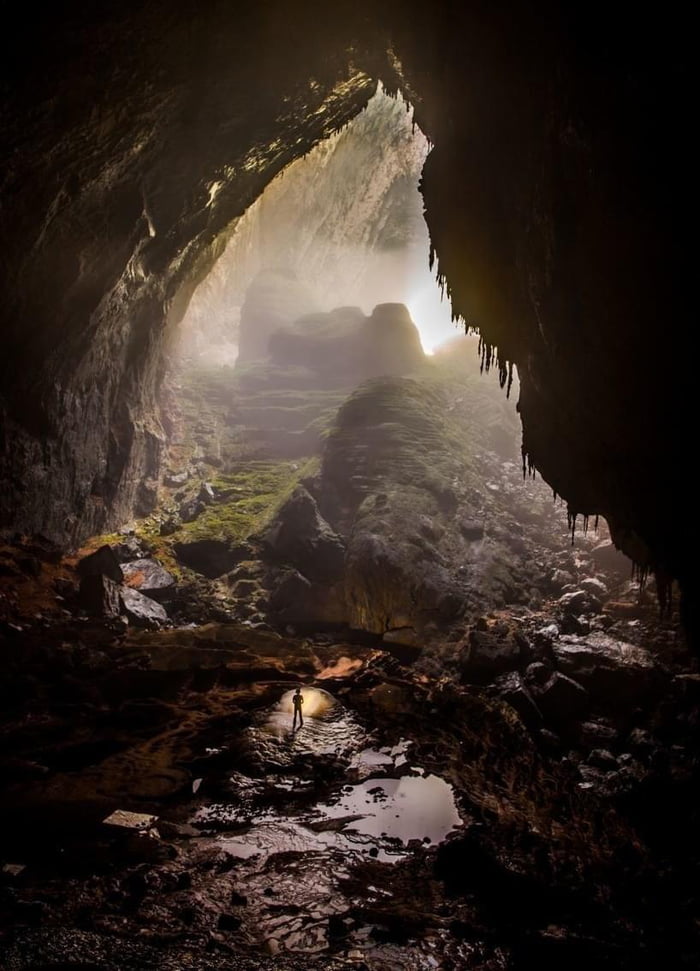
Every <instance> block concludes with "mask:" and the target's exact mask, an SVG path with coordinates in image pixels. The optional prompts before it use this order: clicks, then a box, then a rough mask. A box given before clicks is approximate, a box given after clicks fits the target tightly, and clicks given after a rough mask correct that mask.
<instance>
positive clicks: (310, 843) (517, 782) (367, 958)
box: [0, 617, 700, 971]
mask: <svg viewBox="0 0 700 971" xmlns="http://www.w3.org/2000/svg"><path fill="white" fill-rule="evenodd" d="M502 619H503V617H501V620H502ZM519 620H520V622H522V618H520V619H519ZM540 620H541V619H540ZM78 626H79V627H80V635H79V637H78V636H76V622H75V621H73V622H69V621H65V622H64V624H63V626H61V624H58V623H57V624H54V625H53V626H51V627H43V628H36V629H35V630H34V631H33V632H32V631H26V630H25V631H24V632H23V633H22V634H21V636H20V635H15V636H14V637H6V638H5V644H4V652H3V657H4V659H5V664H6V667H7V669H8V674H9V677H8V680H7V681H6V691H7V692H11V693H12V694H13V700H14V706H13V705H10V706H9V712H8V714H6V716H5V718H4V721H3V724H2V740H3V751H4V756H3V761H2V767H3V780H4V782H3V789H4V792H3V798H2V804H1V807H0V822H1V825H0V862H1V863H2V872H1V877H0V879H1V881H2V883H1V885H0V914H1V915H2V921H1V925H2V927H3V928H4V929H3V930H2V932H1V936H0V957H1V959H2V964H1V966H2V967H3V968H7V969H8V971H14V969H30V968H40V967H41V968H50V967H63V968H65V967H79V966H87V967H92V968H100V969H115V971H116V969H127V968H128V969H131V968H151V967H153V968H217V967H222V968H223V967H227V968H265V967H270V968H280V969H285V968H290V969H292V968H297V967H299V968H301V967H307V968H308V967H319V968H321V967H322V968H340V967H357V968H363V967H365V968H370V969H377V971H379V969H382V971H383V969H389V968H410V969H412V968H416V969H423V968H454V969H458V968H483V969H497V968H529V967H535V966H537V967H541V968H550V967H551V968H554V967H561V966H562V963H566V964H568V965H570V966H571V967H575V968H577V967H581V968H583V967H591V966H595V967H611V968H612V967H623V968H637V967H639V968H656V967H659V966H660V964H659V963H658V962H659V961H660V960H661V957H662V956H666V957H669V958H670V959H671V963H670V964H667V965H666V966H674V967H691V966H696V962H697V957H698V954H700V947H699V946H698V935H697V923H696V920H697V914H698V898H697V893H696V891H695V888H694V874H695V872H696V865H697V860H698V858H699V857H700V854H699V853H698V840H697V832H698V828H697V809H696V805H695V800H694V797H693V793H694V791H695V788H696V783H697V776H698V767H697V757H696V752H697V748H696V747H694V739H695V734H696V730H697V713H698V698H697V696H696V695H697V690H696V689H697V675H695V674H693V673H692V672H689V671H688V670H685V669H682V668H681V667H679V669H678V671H677V672H676V673H675V674H674V675H673V677H672V679H671V680H672V681H673V683H674V687H673V691H672V692H670V693H667V694H665V695H664V696H663V697H661V698H660V699H658V700H657V701H656V702H655V703H654V705H649V706H648V707H647V710H640V709H639V706H638V707H637V708H636V709H635V715H634V719H635V724H636V726H637V729H638V731H637V736H636V737H637V740H638V742H639V744H640V746H642V747H643V746H644V744H646V745H647V746H651V747H649V748H648V751H647V753H646V757H645V756H643V755H642V754H641V753H640V751H639V749H638V750H637V751H636V752H635V754H634V757H633V758H632V757H631V756H630V758H629V759H628V758H625V756H624V754H623V755H620V756H618V762H617V765H616V767H615V769H613V768H612V767H611V766H610V765H608V766H607V767H605V766H603V767H601V768H599V769H597V770H596V769H595V766H594V765H592V764H591V758H590V757H589V758H588V760H587V761H586V762H582V761H581V758H580V756H578V757H577V755H576V745H575V744H574V742H573V741H569V743H568V745H567V746H563V747H560V748H559V749H551V750H550V749H548V745H551V739H548V736H547V733H546V731H540V732H539V733H537V732H533V731H532V730H531V729H528V728H527V727H526V725H525V724H524V722H523V720H522V719H521V718H520V717H519V716H518V715H517V714H516V712H515V710H514V709H513V707H512V706H509V705H507V704H504V702H503V700H502V699H501V698H499V697H497V696H496V695H494V693H493V691H491V690H489V688H488V686H478V685H473V684H464V683H463V684H459V683H457V682H455V680H454V679H453V678H447V677H445V678H442V679H438V680H435V679H432V678H429V677H427V676H426V675H425V674H424V673H422V672H421V670H420V667H419V666H416V665H412V664H407V663H401V662H400V661H399V660H398V659H397V657H395V656H393V655H392V654H391V653H390V652H389V651H388V650H386V649H385V648H386V645H383V646H378V645H376V644H374V645H373V644H369V645H368V644H364V645H363V644H361V643H357V642H353V641H352V639H349V640H340V639H339V637H338V636H337V635H336V636H331V635H329V634H327V633H325V634H318V635H316V636H315V637H307V638H303V639H302V638H298V637H279V636H278V635H272V634H270V633H268V632H259V631H254V630H252V629H250V628H246V627H245V626H235V625H216V624H211V625H206V626H204V627H199V628H181V629H172V630H165V631H160V632H151V633H141V634H127V635H125V634H124V633H123V632H115V631H114V630H111V629H110V626H109V624H105V623H98V622H91V621H83V622H82V623H81V624H80V625H78ZM296 683H301V684H302V685H303V686H304V690H305V691H306V692H307V701H308V704H309V707H307V717H306V720H305V724H304V726H303V728H302V729H301V730H299V731H297V732H295V733H294V732H292V731H291V721H292V714H291V710H290V708H289V705H290V702H289V692H290V690H291V688H292V687H293V686H294V684H296ZM680 684H682V686H683V692H684V694H683V699H681V700H679V695H678V691H679V685H680ZM625 704H627V703H625ZM314 711H315V714H314V713H312V712H314ZM669 711H670V712H671V714H669ZM664 713H665V714H664ZM645 725H646V727H644V726H645ZM645 731H646V732H647V736H649V737H652V736H651V733H652V732H653V733H655V734H654V735H653V737H654V739H655V741H654V742H653V743H651V742H649V737H647V736H644V732H645ZM640 733H641V734H640ZM550 734H551V733H550ZM562 734H564V735H565V733H562ZM579 748H580V746H579ZM596 751H597V752H598V756H597V758H598V759H599V761H600V762H601V766H602V763H604V762H605V759H606V756H605V755H601V754H600V744H599V745H598V748H597V749H596ZM592 761H593V763H595V758H593V760H592ZM632 762H634V766H632V765H631V763H632ZM642 765H643V768H644V771H641V769H638V766H642ZM604 769H605V771H604ZM635 773H636V774H635ZM118 811H121V812H122V813H126V814H127V815H126V816H125V817H123V816H120V815H117V817H114V816H113V814H114V813H115V812H118ZM134 813H135V814H139V815H138V816H135V817H134V816H130V815H129V814H134ZM110 817H111V819H110ZM105 820H110V821H109V822H105Z"/></svg>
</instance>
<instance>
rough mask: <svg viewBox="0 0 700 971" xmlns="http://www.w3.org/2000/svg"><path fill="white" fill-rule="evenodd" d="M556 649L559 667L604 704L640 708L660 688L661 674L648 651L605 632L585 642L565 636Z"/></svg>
mask: <svg viewBox="0 0 700 971" xmlns="http://www.w3.org/2000/svg"><path fill="white" fill-rule="evenodd" d="M553 649H554V656H555V661H556V665H557V667H558V668H559V669H560V670H561V671H562V672H563V673H564V674H566V675H569V676H571V677H573V678H575V679H576V680H577V681H579V682H580V683H581V684H582V685H584V687H585V688H586V689H587V690H588V691H589V692H590V693H591V696H592V697H593V698H595V700H596V701H598V702H600V703H603V704H606V705H610V706H613V707H617V706H618V705H625V704H638V703H641V702H642V701H644V700H646V699H648V698H649V696H650V694H653V693H654V690H655V689H656V688H658V687H659V670H658V668H657V665H656V663H655V662H654V660H653V658H652V657H651V655H650V654H649V653H648V651H646V650H644V648H642V647H637V646H636V645H634V644H628V643H626V642H624V641H618V640H615V639H614V638H612V637H610V636H609V635H608V634H605V633H603V632H602V631H596V632H595V633H592V634H589V635H587V636H586V637H583V638H581V637H576V636H572V635H564V636H563V637H562V638H561V639H560V640H559V641H557V642H556V643H555V644H554V647H553Z"/></svg>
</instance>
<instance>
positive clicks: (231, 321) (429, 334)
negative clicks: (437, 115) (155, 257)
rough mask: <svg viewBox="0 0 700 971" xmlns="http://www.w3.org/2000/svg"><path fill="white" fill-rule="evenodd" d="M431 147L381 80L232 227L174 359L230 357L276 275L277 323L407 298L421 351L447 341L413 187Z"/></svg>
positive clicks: (450, 329)
mask: <svg viewBox="0 0 700 971" xmlns="http://www.w3.org/2000/svg"><path fill="white" fill-rule="evenodd" d="M429 150H430V148H429V144H428V141H427V139H426V138H425V136H424V135H423V133H422V132H421V131H420V129H419V128H418V127H417V126H416V125H415V124H414V121H413V110H412V108H411V107H410V105H408V104H407V103H406V102H405V101H404V100H403V99H402V98H401V97H396V98H392V97H389V96H388V95H387V94H386V93H385V92H384V91H383V89H382V88H381V86H380V87H379V88H378V90H377V93H376V94H375V95H374V97H373V98H372V99H371V100H370V102H369V104H368V106H367V108H366V109H365V110H364V111H363V112H362V113H361V114H360V115H358V116H357V118H355V119H354V120H353V121H352V122H351V123H350V124H349V125H348V126H347V127H346V128H345V129H343V130H342V131H341V132H338V133H337V134H336V135H334V136H333V137H332V138H330V139H327V140H326V141H324V142H323V143H321V144H319V145H318V146H316V148H315V149H314V150H313V151H311V152H310V153H309V154H308V155H307V156H305V157H304V158H302V159H299V160H297V161H296V162H294V163H293V164H292V165H290V166H288V167H287V169H285V171H284V172H282V173H281V174H280V175H279V176H278V177H277V178H276V179H274V180H273V181H272V182H271V183H270V185H269V186H268V187H267V189H266V190H265V192H264V193H263V194H262V196H261V197H260V198H259V199H258V200H257V202H255V203H254V204H253V205H252V206H251V207H250V208H249V209H248V210H247V211H246V213H245V214H244V215H243V216H242V217H241V218H240V219H239V220H237V221H236V223H235V224H234V225H232V226H231V228H230V235H229V239H228V242H227V244H226V246H225V248H224V249H223V252H222V255H221V257H220V258H219V260H218V261H217V263H216V264H215V266H214V268H213V269H212V271H211V273H210V274H209V275H208V276H207V277H206V279H205V280H203V281H202V283H201V284H200V285H199V287H198V288H197V289H196V291H195V292H194V294H193V296H192V299H191V301H190V304H189V307H188V309H187V312H186V314H185V316H184V319H183V321H182V325H181V328H180V343H179V348H178V353H179V355H181V356H182V357H184V358H185V359H190V360H192V361H197V362H198V363H200V364H233V363H234V362H235V360H236V358H237V356H238V351H239V332H240V323H241V314H242V312H243V307H244V306H245V303H246V298H247V296H248V295H249V293H250V288H251V286H253V285H254V283H255V282H256V281H257V282H258V285H260V280H261V278H262V279H263V280H264V277H265V275H267V277H268V278H269V277H270V276H271V275H272V276H275V277H276V278H277V283H276V285H275V287H276V291H277V296H276V298H275V300H276V307H275V313H276V315H277V317H278V319H279V324H280V326H286V325H289V324H291V323H293V322H294V320H295V319H296V318H297V317H299V316H302V315H304V314H309V313H317V312H329V311H331V310H333V309H334V308H337V307H342V306H354V307H358V308H360V310H362V312H363V313H364V314H365V315H370V314H371V312H372V310H373V308H374V307H375V306H376V305H378V304H382V303H403V304H405V305H406V306H407V307H408V308H409V311H410V314H411V316H412V318H413V320H414V322H415V324H416V326H417V328H418V332H419V335H420V341H421V344H422V347H423V350H424V351H425V352H426V353H428V354H431V353H432V352H433V351H434V350H435V348H436V347H438V346H439V345H440V344H441V343H443V342H444V341H446V340H449V339H450V338H452V337H454V336H455V334H456V333H458V332H459V328H458V327H457V325H456V324H455V322H454V321H453V319H452V308H451V306H450V302H449V300H448V299H447V297H445V296H443V294H442V292H441V290H440V287H439V286H438V284H437V280H436V277H435V273H434V271H431V270H430V268H429V249H430V241H429V236H428V230H427V226H426V224H425V220H424V218H423V200H422V197H421V194H420V191H419V188H418V185H419V180H420V175H421V171H422V168H423V164H424V162H425V159H426V158H427V155H428V153H429ZM212 191H214V192H215V187H214V188H213V190H212ZM281 280H288V281H289V286H288V292H287V293H286V294H285V293H284V287H282V286H281V285H280V281H281Z"/></svg>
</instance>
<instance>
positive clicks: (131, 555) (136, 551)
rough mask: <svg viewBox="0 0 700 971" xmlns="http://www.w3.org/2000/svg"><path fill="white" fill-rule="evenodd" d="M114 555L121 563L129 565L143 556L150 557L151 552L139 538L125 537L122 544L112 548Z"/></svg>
mask: <svg viewBox="0 0 700 971" xmlns="http://www.w3.org/2000/svg"><path fill="white" fill-rule="evenodd" d="M112 550H113V552H114V555H115V556H116V558H117V560H118V561H119V563H129V562H130V561H131V560H138V559H140V558H141V557H142V556H148V553H149V550H148V548H147V547H146V545H145V544H144V543H143V542H142V540H140V539H139V538H138V536H132V535H130V536H125V537H124V539H123V540H122V541H121V543H117V544H116V545H115V546H112Z"/></svg>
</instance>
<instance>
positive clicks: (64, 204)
mask: <svg viewBox="0 0 700 971" xmlns="http://www.w3.org/2000/svg"><path fill="white" fill-rule="evenodd" d="M275 7H277V8H280V7H281V8H283V7H284V4H277V5H275V4H268V5H263V6H260V7H256V8H255V9H246V10H244V11H241V10H238V9H235V10H234V9H233V8H231V7H229V6H228V5H227V4H217V3H212V4H209V5H203V6H199V5H196V4H180V5H178V6H177V9H176V10H174V9H172V8H171V7H169V6H167V5H166V4H162V3H158V2H155V3H149V4H144V5H129V4H128V3H127V4H123V5H116V4H115V5H113V6H112V5H104V6H103V5H101V6H100V8H99V11H95V10H93V9H92V8H91V7H88V6H87V5H81V4H68V5H60V4H59V5H58V7H57V9H56V10H55V11H53V17H54V18H55V19H54V20H53V21H52V22H50V23H47V22H44V23H41V22H39V23H37V24H34V25H31V24H28V23H27V24H24V25H22V23H21V21H20V25H19V37H18V38H16V44H17V50H16V51H15V52H14V56H10V57H9V59H8V61H7V62H6V63H5V77H4V84H3V103H4V110H3V129H4V130H3V136H4V137H3V146H4V150H3V156H2V163H3V172H4V184H3V202H4V204H3V207H2V214H1V216H0V222H1V228H0V234H1V236H0V238H2V241H3V249H4V253H5V259H4V261H3V268H2V284H3V286H2V293H3V337H4V342H5V343H4V351H5V353H4V354H3V356H2V361H1V362H0V380H1V384H0V387H1V388H2V399H1V402H0V414H1V415H2V432H1V433H0V479H1V480H2V481H3V483H5V484H6V486H5V488H4V489H3V490H2V493H1V498H0V522H1V523H2V524H3V525H4V526H11V527H13V528H16V529H18V530H21V531H28V532H34V531H39V532H42V533H45V534H47V535H49V536H50V537H52V538H54V539H57V540H59V541H60V542H68V543H70V542H75V541H77V540H79V539H80V538H81V537H84V536H85V535H87V534H89V533H93V532H95V531H99V530H100V529H102V528H104V527H105V526H109V525H110V524H114V523H118V522H120V521H121V522H123V521H124V520H125V519H127V518H129V516H130V515H131V514H132V511H133V510H135V509H136V510H137V511H138V510H139V509H142V510H143V509H145V508H146V507H147V505H148V503H149V500H150V499H151V498H152V494H153V489H152V485H153V483H152V477H153V476H154V475H155V474H156V472H157V466H158V456H159V452H160V447H161V444H162V431H161V429H160V423H159V420H158V409H157V393H158V386H159V382H160V379H161V377H162V372H163V355H162V351H163V347H164V346H165V343H166V342H167V338H168V336H169V331H170V330H171V329H172V327H174V326H175V325H176V323H177V320H178V318H179V317H180V316H181V314H182V312H183V311H184V309H185V307H186V305H187V299H188V297H189V295H190V293H191V291H192V289H193V288H194V286H195V284H196V283H197V282H198V281H199V280H200V279H201V278H202V277H203V276H204V275H205V274H206V272H207V271H208V269H209V268H210V266H211V265H212V263H213V262H214V260H215V258H216V257H217V256H218V255H219V252H220V247H221V245H222V243H221V239H222V235H223V234H224V233H225V231H226V229H227V227H228V226H229V225H230V224H231V222H232V221H233V220H235V219H236V217H238V216H240V215H241V214H242V213H243V212H244V211H245V209H246V208H247V207H248V206H249V205H250V204H251V203H252V202H253V201H254V200H255V199H256V198H257V197H258V196H259V195H260V193H261V192H262V190H263V188H264V187H265V186H266V185H267V183H268V182H269V181H270V180H271V179H272V178H273V177H274V175H275V174H277V173H278V172H279V171H281V170H282V169H283V168H284V167H285V166H286V165H287V164H288V163H289V162H290V161H292V160H293V159H294V158H296V157H298V156H299V155H303V154H304V153H306V152H308V151H309V150H310V148H311V147H312V146H313V145H314V144H315V143H316V142H318V141H319V140H322V139H324V138H325V137H327V136H328V135H329V134H330V133H332V132H333V131H335V130H337V129H338V128H340V127H342V126H343V125H344V124H345V123H346V122H347V121H349V120H350V119H351V118H352V117H354V115H356V114H357V112H358V111H359V110H360V109H361V108H362V107H364V106H365V104H366V103H367V101H368V99H369V98H370V97H371V95H372V94H373V93H374V91H375V89H376V80H372V79H370V77H369V76H368V75H367V74H365V73H363V72H362V71H361V70H360V68H359V67H358V66H357V65H356V64H354V63H351V58H350V57H349V55H348V51H347V50H346V49H345V48H342V49H341V50H340V51H339V49H338V48H339V44H338V41H337V30H336V33H334V32H333V30H331V31H329V32H328V36H325V34H326V30H325V28H324V26H323V24H322V23H319V22H317V19H316V18H315V16H314V17H313V18H312V14H313V13H314V11H312V10H310V9H309V10H307V11H306V17H304V16H300V17H296V18H295V19H294V20H293V21H292V22H288V18H285V17H284V16H283V14H282V12H281V11H280V9H277V10H276V9H275ZM61 14H62V15H61ZM49 16H52V15H51V14H50V15H49ZM309 19H313V22H314V29H313V30H312V29H311V28H310V24H309ZM342 36H343V38H344V39H345V40H347V37H348V33H347V32H345V31H344V32H342ZM375 73H376V72H375Z"/></svg>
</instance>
